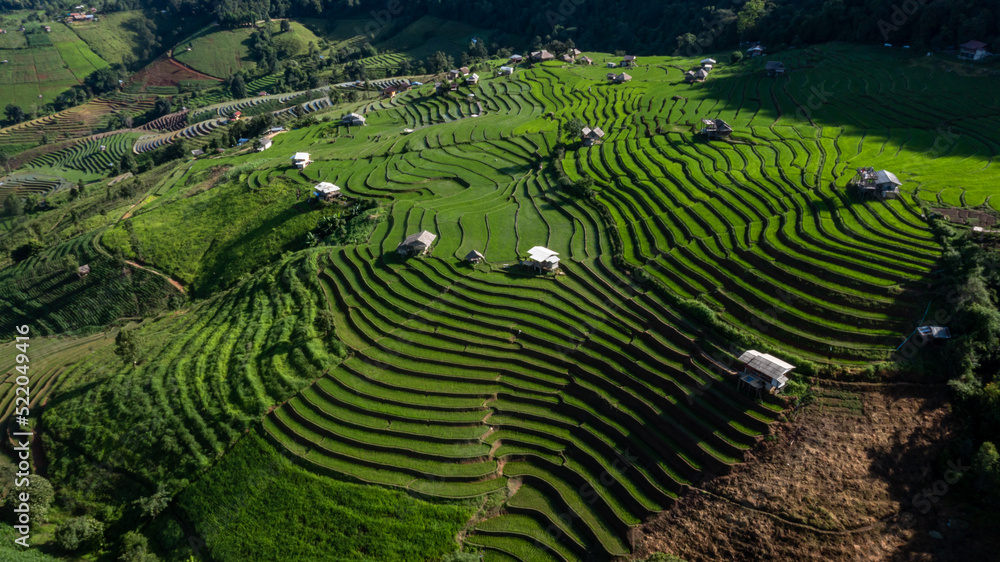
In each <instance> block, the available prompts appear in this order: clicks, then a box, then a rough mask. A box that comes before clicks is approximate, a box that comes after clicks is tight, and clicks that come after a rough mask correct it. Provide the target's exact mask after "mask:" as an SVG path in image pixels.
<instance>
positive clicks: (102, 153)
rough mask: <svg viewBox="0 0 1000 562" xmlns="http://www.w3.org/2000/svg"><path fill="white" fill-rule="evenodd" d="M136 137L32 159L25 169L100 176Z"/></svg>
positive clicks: (114, 137)
mask: <svg viewBox="0 0 1000 562" xmlns="http://www.w3.org/2000/svg"><path fill="white" fill-rule="evenodd" d="M140 136H141V134H140V133H122V134H117V135H111V136H108V137H104V138H100V139H93V140H88V141H85V142H81V143H79V144H77V145H75V146H72V147H70V148H66V149H63V150H60V151H58V152H53V153H51V154H46V155H45V156H42V157H39V158H36V159H34V160H32V161H31V163H30V164H29V165H28V167H29V168H40V169H45V170H50V171H51V170H66V169H71V170H78V171H81V172H85V173H87V174H91V175H96V176H104V175H106V174H107V173H108V170H110V169H111V168H112V167H113V166H114V164H115V163H117V162H119V161H121V158H122V156H123V155H124V154H125V153H126V152H128V151H130V150H132V143H133V142H134V141H135V140H136V139H137V138H139V137H140Z"/></svg>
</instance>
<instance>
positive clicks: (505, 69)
mask: <svg viewBox="0 0 1000 562" xmlns="http://www.w3.org/2000/svg"><path fill="white" fill-rule="evenodd" d="M511 74H514V67H512V66H501V67H500V70H497V75H498V76H510V75H511Z"/></svg>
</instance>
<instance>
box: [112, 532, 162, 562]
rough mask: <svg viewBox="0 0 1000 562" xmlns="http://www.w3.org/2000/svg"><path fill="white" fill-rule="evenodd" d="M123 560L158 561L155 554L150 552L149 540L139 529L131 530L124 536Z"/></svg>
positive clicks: (138, 561)
mask: <svg viewBox="0 0 1000 562" xmlns="http://www.w3.org/2000/svg"><path fill="white" fill-rule="evenodd" d="M121 552H122V554H121V556H119V557H118V560H121V562H156V561H157V560H159V557H157V556H156V555H155V554H153V553H151V552H149V540H148V539H146V537H145V535H143V534H142V533H140V532H138V531H129V532H127V533H125V535H124V536H123V537H122V548H121Z"/></svg>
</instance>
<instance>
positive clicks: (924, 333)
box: [917, 326, 951, 343]
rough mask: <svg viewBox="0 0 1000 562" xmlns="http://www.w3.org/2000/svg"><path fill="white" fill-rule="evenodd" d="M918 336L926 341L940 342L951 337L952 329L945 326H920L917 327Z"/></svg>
mask: <svg viewBox="0 0 1000 562" xmlns="http://www.w3.org/2000/svg"><path fill="white" fill-rule="evenodd" d="M917 336H918V337H920V340H921V341H923V342H924V343H929V342H939V341H942V340H947V339H951V330H949V329H948V328H946V327H944V326H920V327H919V328H917Z"/></svg>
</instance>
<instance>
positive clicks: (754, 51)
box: [747, 45, 764, 57]
mask: <svg viewBox="0 0 1000 562" xmlns="http://www.w3.org/2000/svg"><path fill="white" fill-rule="evenodd" d="M747 53H749V54H750V56H751V57H759V56H761V55H763V54H764V47H761V46H760V45H754V46H753V47H750V48H749V49H747Z"/></svg>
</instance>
